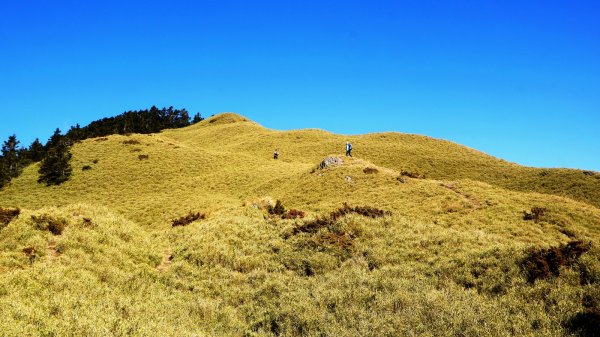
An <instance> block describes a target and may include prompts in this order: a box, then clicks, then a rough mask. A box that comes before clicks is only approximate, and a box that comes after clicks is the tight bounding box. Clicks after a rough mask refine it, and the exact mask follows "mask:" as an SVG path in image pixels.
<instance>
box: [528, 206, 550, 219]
mask: <svg viewBox="0 0 600 337" xmlns="http://www.w3.org/2000/svg"><path fill="white" fill-rule="evenodd" d="M546 213H548V209H547V208H544V207H537V206H536V207H532V208H531V212H528V211H524V212H523V220H533V221H535V222H538V221H540V219H541V218H542V217H543V216H544V215H546Z"/></svg>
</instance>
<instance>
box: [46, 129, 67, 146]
mask: <svg viewBox="0 0 600 337" xmlns="http://www.w3.org/2000/svg"><path fill="white" fill-rule="evenodd" d="M62 140H63V135H61V134H60V129H59V128H56V130H54V133H53V134H52V136H50V139H48V142H46V146H45V148H46V151H49V150H50V149H51V148H53V147H55V146H57V145H58V144H59V143H60V142H61V141H62Z"/></svg>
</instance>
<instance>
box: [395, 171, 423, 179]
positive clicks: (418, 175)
mask: <svg viewBox="0 0 600 337" xmlns="http://www.w3.org/2000/svg"><path fill="white" fill-rule="evenodd" d="M400 176H401V177H409V178H414V179H425V175H424V174H421V173H419V172H414V171H407V170H402V171H400Z"/></svg>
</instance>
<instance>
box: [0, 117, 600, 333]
mask: <svg viewBox="0 0 600 337" xmlns="http://www.w3.org/2000/svg"><path fill="white" fill-rule="evenodd" d="M346 139H349V140H351V141H352V142H353V143H354V145H355V157H356V158H354V159H346V158H344V164H343V165H341V166H338V167H332V168H327V169H325V170H317V169H316V167H317V165H318V163H319V162H320V161H321V160H322V159H323V158H324V157H325V156H327V155H335V154H338V155H339V153H340V152H341V150H343V146H344V142H345V141H346ZM275 148H279V150H280V153H281V157H280V158H281V159H280V160H278V161H274V160H273V159H272V158H271V155H272V151H273V150H274V149H275ZM340 148H341V150H340ZM73 153H74V157H73V166H74V168H75V170H74V175H73V177H72V179H71V180H70V181H69V182H67V183H65V184H63V185H61V186H58V187H45V186H42V185H38V184H37V183H35V181H36V178H37V175H36V170H37V167H35V166H31V167H29V168H27V169H26V171H25V172H24V173H23V175H22V176H21V177H19V178H18V179H15V180H13V182H11V184H10V186H8V187H7V188H5V189H4V190H2V191H0V207H9V206H12V207H21V208H23V211H22V212H21V214H20V215H19V217H18V218H16V219H14V220H13V221H11V222H10V223H8V224H7V225H6V226H5V227H4V228H2V229H0V317H2V318H3V319H2V320H1V321H0V335H6V336H17V335H19V336H22V335H60V336H68V335H90V336H107V335H113V336H129V335H139V336H143V335H165V336H181V335H193V334H196V335H198V336H402V335H426V336H427V335H429V336H444V335H445V336H459V335H460V336H464V335H467V336H475V335H531V336H533V335H535V336H558V335H564V334H578V333H585V332H586V331H587V332H588V333H589V331H593V330H589V329H588V330H586V329H587V328H586V327H587V325H586V324H588V325H589V324H594V317H596V316H594V315H595V314H594V313H595V312H596V311H598V310H600V291H598V284H599V283H598V282H600V251H599V250H598V243H599V242H600V210H599V209H598V208H597V200H598V199H594V198H593V196H595V195H597V194H598V193H599V188H598V185H597V184H598V179H597V178H596V176H595V175H593V174H591V175H589V174H584V173H583V172H581V171H576V170H568V171H563V170H546V171H547V172H546V171H543V170H537V169H530V168H523V167H520V166H518V165H514V164H510V163H506V162H503V161H501V160H498V159H495V158H492V157H490V156H487V155H485V154H482V153H479V152H477V151H474V150H470V149H467V148H464V147H461V146H458V145H456V144H452V143H449V142H444V141H439V140H433V139H430V138H426V137H420V136H412V135H401V134H374V135H365V136H352V137H344V136H339V135H333V134H330V133H327V132H324V131H320V130H302V131H290V132H279V131H273V130H268V129H265V128H262V127H261V126H259V125H257V124H256V123H254V122H251V121H248V120H246V119H245V118H243V117H241V116H237V115H234V114H225V115H218V116H215V117H213V118H211V119H208V120H206V121H204V122H202V123H199V124H197V125H194V126H192V127H189V128H185V129H179V130H167V131H164V132H162V133H160V134H154V135H147V136H142V135H131V136H110V137H107V138H101V139H89V140H86V141H83V142H82V143H80V144H76V145H75V146H74V148H73ZM140 155H141V156H142V157H140ZM145 156H147V157H145ZM140 158H141V159H140ZM84 165H90V166H91V167H92V169H91V170H86V171H83V170H81V167H83V166H84ZM367 167H368V168H372V169H374V170H371V171H370V172H371V173H365V170H364V169H365V168H367ZM403 170H409V171H413V172H420V173H423V174H425V175H426V176H427V178H428V179H412V178H406V177H405V178H403V179H401V180H398V179H397V178H398V177H399V175H400V172H401V171H403ZM542 172H546V173H543V174H540V173H542ZM571 175H573V176H578V177H579V178H578V179H580V180H578V181H579V182H580V183H581V186H575V187H573V188H571V189H569V188H563V187H564V186H567V185H564V184H568V181H569V179H571ZM528 182H530V183H528ZM542 183H545V184H546V185H545V186H542V185H541V184H542ZM538 184H539V185H538ZM582 186H583V187H582ZM567 187H568V186H567ZM539 192H552V193H554V194H558V195H552V194H546V193H539ZM584 192H585V193H584ZM586 193H587V194H586ZM561 195H562V196H561ZM565 196H568V197H565ZM267 199H280V200H282V201H283V204H284V205H285V206H286V207H288V208H296V209H300V210H303V211H306V213H307V217H306V218H304V219H295V220H285V219H281V218H279V217H275V216H269V215H268V214H267V212H266V211H265V210H264V209H262V208H261V201H264V200H267ZM345 202H348V203H349V204H350V205H353V206H356V205H365V206H372V207H377V208H379V209H382V210H385V211H387V212H388V213H387V215H385V216H384V217H381V218H369V217H364V216H361V215H359V214H349V215H346V216H342V217H340V218H337V219H336V220H335V221H330V222H327V221H323V220H322V221H321V222H313V220H315V219H327V214H329V213H330V212H331V211H333V210H335V209H337V208H339V207H341V206H342V204H343V203H345ZM56 207H58V208H56ZM533 207H542V208H544V209H545V211H544V212H542V213H541V214H540V216H539V217H538V218H537V219H535V220H524V219H523V211H526V210H527V211H529V210H531V209H532V208H533ZM190 210H191V211H198V212H205V213H207V219H206V220H199V221H196V222H194V223H192V224H190V225H188V226H186V227H178V228H171V226H170V221H171V220H172V219H174V218H176V217H179V216H182V215H184V214H186V213H188V211H190ZM43 215H46V216H45V217H44V216H43ZM32 216H33V217H32ZM53 221H58V222H59V223H61V224H62V225H61V226H62V227H64V230H62V233H61V234H57V233H52V231H51V229H52V228H54V227H51V225H50V223H52V222H53ZM61 226H59V227H61ZM1 227H2V226H1V225H0V228H1ZM62 227H61V228H62ZM576 241H577V242H580V243H579V245H580V246H577V247H581V249H582V250H581V252H579V253H577V254H576V255H573V256H571V255H568V254H575V253H572V252H571V251H568V250H565V248H564V247H567V246H561V245H566V244H567V243H569V242H576ZM590 243H591V246H590ZM549 247H563V248H560V249H563V250H564V251H565V254H566V255H565V257H564V261H563V260H561V261H560V263H561V267H560V268H558V269H557V270H556V271H554V270H550V269H548V270H545V269H544V268H545V267H544V265H543V264H544V263H546V264H547V265H546V267H548V268H550V267H552V263H553V261H551V260H547V259H546V258H547V257H546V255H543V254H542V255H543V256H542V257H541V258H540V257H539V256H537V255H535V254H534V253H535V252H538V253H540V252H541V253H543V249H545V248H549ZM569 247H570V246H569ZM557 249H559V248H557ZM541 253H540V254H541ZM567 253H568V254H567ZM532 254H533V255H532ZM567 255H568V256H567ZM527 256H533V257H534V258H535V259H534V260H533V261H536V262H535V263H537V262H539V263H541V265H540V266H538V267H539V268H538V267H535V266H537V265H535V263H534V265H532V264H531V263H530V264H524V262H523V261H525V260H526V258H527ZM528 261H530V260H528ZM548 263H550V265H548ZM534 267H535V268H534ZM538 269H541V270H542V271H545V272H546V273H545V274H543V275H544V276H545V278H540V279H537V280H536V281H535V282H530V281H531V279H530V278H531V275H533V274H531V273H532V272H534V271H538ZM553 273H554V274H553ZM536 275H537V274H536ZM599 315H600V314H599ZM598 317H600V316H598Z"/></svg>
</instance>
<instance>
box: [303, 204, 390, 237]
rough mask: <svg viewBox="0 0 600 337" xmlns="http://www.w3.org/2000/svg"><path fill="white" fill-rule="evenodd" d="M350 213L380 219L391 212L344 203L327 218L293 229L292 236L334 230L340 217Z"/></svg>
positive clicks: (320, 218)
mask: <svg viewBox="0 0 600 337" xmlns="http://www.w3.org/2000/svg"><path fill="white" fill-rule="evenodd" d="M351 213H354V214H358V215H362V216H364V217H369V218H381V217H384V216H386V215H391V212H386V211H384V210H381V209H377V208H374V207H370V206H358V207H351V206H350V205H348V204H347V203H344V205H343V206H342V207H340V208H338V209H337V210H335V211H333V212H331V213H330V214H329V216H325V217H317V218H316V219H315V220H312V221H308V222H305V223H303V224H301V225H300V226H297V227H296V228H294V231H293V234H294V235H296V234H298V233H316V232H318V231H319V229H321V228H329V229H330V230H331V229H334V228H336V227H338V225H337V221H338V220H339V219H340V218H341V217H344V216H346V215H348V214H351Z"/></svg>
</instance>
